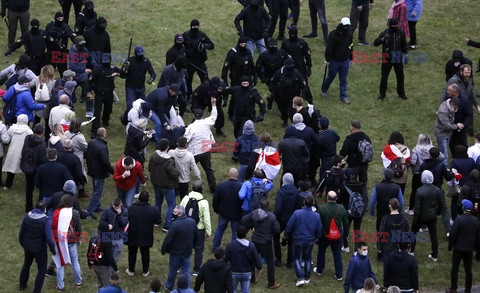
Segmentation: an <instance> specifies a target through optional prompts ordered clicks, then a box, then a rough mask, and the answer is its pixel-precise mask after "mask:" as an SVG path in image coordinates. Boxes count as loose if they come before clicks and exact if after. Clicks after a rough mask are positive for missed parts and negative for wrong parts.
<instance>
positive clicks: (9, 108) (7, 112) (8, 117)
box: [3, 92, 17, 125]
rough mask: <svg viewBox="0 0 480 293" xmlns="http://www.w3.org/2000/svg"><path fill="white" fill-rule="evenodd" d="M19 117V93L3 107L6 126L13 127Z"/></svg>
mask: <svg viewBox="0 0 480 293" xmlns="http://www.w3.org/2000/svg"><path fill="white" fill-rule="evenodd" d="M16 117H17V93H16V92H15V93H14V94H13V97H12V98H11V99H10V100H8V101H7V102H6V103H5V106H4V107H3V118H4V119H5V125H12V124H13V123H15V120H16Z"/></svg>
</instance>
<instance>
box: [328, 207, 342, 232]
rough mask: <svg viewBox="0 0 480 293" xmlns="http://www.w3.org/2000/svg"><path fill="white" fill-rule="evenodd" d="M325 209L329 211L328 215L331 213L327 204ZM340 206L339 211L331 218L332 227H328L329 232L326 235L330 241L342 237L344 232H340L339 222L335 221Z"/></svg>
mask: <svg viewBox="0 0 480 293" xmlns="http://www.w3.org/2000/svg"><path fill="white" fill-rule="evenodd" d="M325 209H326V210H327V212H328V215H330V211H329V210H328V208H327V206H326V205H325ZM339 209H340V207H338V208H337V212H336V213H335V216H333V218H332V219H331V220H330V228H329V229H328V234H327V235H325V237H327V239H328V240H329V241H337V240H338V239H340V237H342V234H341V233H340V230H338V227H337V223H336V222H335V217H336V216H337V213H338V210H339Z"/></svg>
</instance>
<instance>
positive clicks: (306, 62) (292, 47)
mask: <svg viewBox="0 0 480 293" xmlns="http://www.w3.org/2000/svg"><path fill="white" fill-rule="evenodd" d="M297 34H298V30H297V28H296V27H294V28H291V29H289V30H288V37H289V39H287V40H285V41H283V43H282V49H283V50H284V51H285V52H286V53H287V54H288V55H290V56H291V57H292V58H293V60H294V61H295V68H296V69H298V70H299V71H300V73H302V74H303V77H304V78H305V81H306V82H307V83H308V77H309V76H310V74H311V73H312V57H311V56H310V48H309V47H308V44H307V42H305V40H304V39H301V38H298V36H297Z"/></svg>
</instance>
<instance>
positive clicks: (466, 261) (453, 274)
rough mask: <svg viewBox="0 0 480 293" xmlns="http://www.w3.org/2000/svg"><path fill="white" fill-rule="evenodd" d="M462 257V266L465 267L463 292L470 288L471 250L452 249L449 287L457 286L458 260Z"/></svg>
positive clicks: (468, 290)
mask: <svg viewBox="0 0 480 293" xmlns="http://www.w3.org/2000/svg"><path fill="white" fill-rule="evenodd" d="M462 259H463V267H464V269H465V293H470V292H471V290H472V260H473V252H471V251H458V250H455V249H454V250H453V253H452V270H451V271H450V278H451V280H450V288H452V289H457V288H458V268H459V267H460V261H462Z"/></svg>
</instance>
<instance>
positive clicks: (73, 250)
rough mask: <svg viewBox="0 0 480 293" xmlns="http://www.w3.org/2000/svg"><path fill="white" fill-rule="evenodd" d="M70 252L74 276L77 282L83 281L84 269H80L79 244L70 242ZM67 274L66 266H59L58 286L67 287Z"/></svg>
mask: <svg viewBox="0 0 480 293" xmlns="http://www.w3.org/2000/svg"><path fill="white" fill-rule="evenodd" d="M68 252H69V253H70V261H71V262H72V269H73V277H74V279H75V284H81V283H82V271H81V270H80V263H79V262H78V251H77V244H69V245H68ZM64 276H65V267H59V268H57V286H58V288H60V289H63V288H64V287H65V283H64V282H63V277H64Z"/></svg>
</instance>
